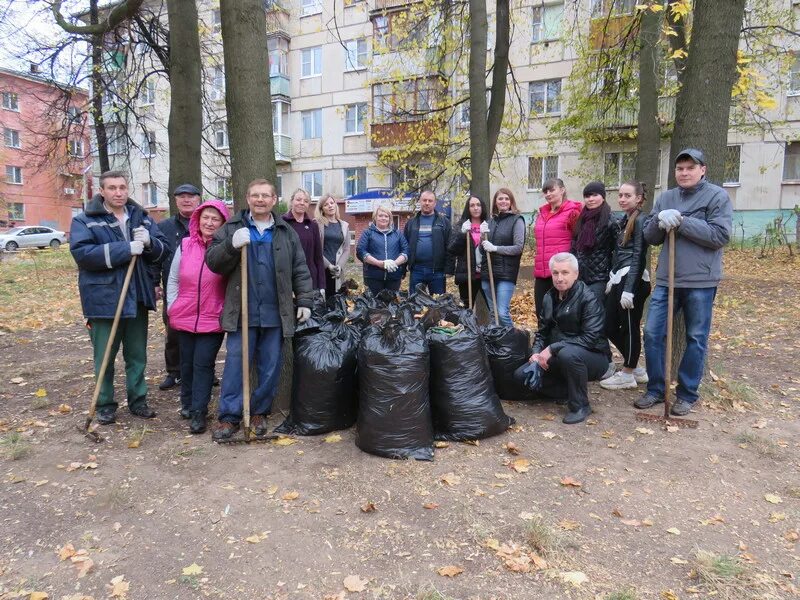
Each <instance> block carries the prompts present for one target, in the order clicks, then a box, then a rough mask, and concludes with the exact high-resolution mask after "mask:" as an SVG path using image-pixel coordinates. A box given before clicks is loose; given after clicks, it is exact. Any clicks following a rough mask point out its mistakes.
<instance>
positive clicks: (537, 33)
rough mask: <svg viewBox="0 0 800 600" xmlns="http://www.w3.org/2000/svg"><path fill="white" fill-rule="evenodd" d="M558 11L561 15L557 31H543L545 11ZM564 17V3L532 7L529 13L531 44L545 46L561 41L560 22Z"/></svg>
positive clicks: (542, 4) (545, 20)
mask: <svg viewBox="0 0 800 600" xmlns="http://www.w3.org/2000/svg"><path fill="white" fill-rule="evenodd" d="M548 10H550V11H558V12H559V13H561V14H560V15H559V23H558V28H557V31H555V32H549V31H546V30H545V23H546V22H547V19H546V13H547V11H548ZM563 17H564V3H563V2H561V3H555V4H544V3H541V4H538V5H536V6H534V7H533V10H532V12H531V43H533V44H545V43H547V42H554V41H556V40H559V39H561V35H562V31H561V26H562V23H561V21H562V20H563Z"/></svg>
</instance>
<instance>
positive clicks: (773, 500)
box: [764, 494, 783, 504]
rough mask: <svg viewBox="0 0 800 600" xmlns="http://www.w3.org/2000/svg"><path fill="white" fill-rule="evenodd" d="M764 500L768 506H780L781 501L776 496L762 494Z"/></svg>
mask: <svg viewBox="0 0 800 600" xmlns="http://www.w3.org/2000/svg"><path fill="white" fill-rule="evenodd" d="M764 500H766V501H767V502H769V503H770V504H782V503H783V499H782V498H781V497H780V496H778V495H777V494H764Z"/></svg>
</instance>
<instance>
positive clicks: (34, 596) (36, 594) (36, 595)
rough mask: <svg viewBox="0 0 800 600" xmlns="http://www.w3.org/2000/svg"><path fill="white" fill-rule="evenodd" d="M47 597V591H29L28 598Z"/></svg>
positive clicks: (34, 599)
mask: <svg viewBox="0 0 800 600" xmlns="http://www.w3.org/2000/svg"><path fill="white" fill-rule="evenodd" d="M49 597H50V596H48V595H47V592H31V593H30V596H28V600H47V599H48V598H49Z"/></svg>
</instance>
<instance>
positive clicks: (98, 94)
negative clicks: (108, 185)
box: [53, 0, 111, 174]
mask: <svg viewBox="0 0 800 600" xmlns="http://www.w3.org/2000/svg"><path fill="white" fill-rule="evenodd" d="M97 1H98V0H91V2H90V3H89V23H91V24H92V25H97V22H98V20H99V11H98V8H97ZM53 10H55V7H54V8H53ZM90 43H91V46H92V113H93V114H92V117H93V119H94V135H95V138H96V140H97V159H98V161H99V163H100V173H101V174H102V173H105V172H106V171H110V170H111V161H110V160H109V159H108V133H107V132H106V120H105V116H104V115H103V92H104V91H105V82H104V81H103V34H102V33H94V34H92V36H91V42H90Z"/></svg>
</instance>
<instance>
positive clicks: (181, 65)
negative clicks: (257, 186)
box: [167, 0, 203, 214]
mask: <svg viewBox="0 0 800 600" xmlns="http://www.w3.org/2000/svg"><path fill="white" fill-rule="evenodd" d="M167 11H168V15H169V47H170V52H169V82H170V107H169V122H168V124H167V130H168V134H169V211H170V214H177V212H176V211H177V209H176V206H175V198H174V196H173V195H172V192H173V190H175V188H176V187H177V186H179V185H180V184H182V183H191V184H193V185H196V186H197V187H198V188H200V189H201V190H202V187H203V180H202V177H201V166H200V150H201V143H202V129H203V108H202V104H201V102H202V97H203V96H202V84H201V74H200V37H199V34H198V21H197V6H196V4H195V0H168V1H167Z"/></svg>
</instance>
